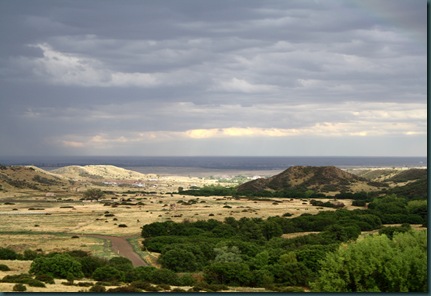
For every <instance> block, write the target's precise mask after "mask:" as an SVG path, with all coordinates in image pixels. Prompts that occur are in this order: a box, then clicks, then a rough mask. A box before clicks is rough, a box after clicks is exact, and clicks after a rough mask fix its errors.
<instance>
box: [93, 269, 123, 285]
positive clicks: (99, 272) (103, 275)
mask: <svg viewBox="0 0 431 296" xmlns="http://www.w3.org/2000/svg"><path fill="white" fill-rule="evenodd" d="M92 277H93V279H95V280H96V281H119V282H122V281H124V279H125V275H124V272H123V271H120V270H118V269H116V268H115V267H112V266H102V267H99V268H97V269H96V270H95V271H94V272H93V276H92Z"/></svg>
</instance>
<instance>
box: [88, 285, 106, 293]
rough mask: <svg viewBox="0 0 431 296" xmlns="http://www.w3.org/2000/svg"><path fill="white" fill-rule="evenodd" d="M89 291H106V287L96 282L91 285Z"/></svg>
mask: <svg viewBox="0 0 431 296" xmlns="http://www.w3.org/2000/svg"><path fill="white" fill-rule="evenodd" d="M88 291H89V292H94V293H103V292H106V288H105V287H104V286H102V285H99V284H96V285H95V286H93V287H91V288H90V289H89V290H88Z"/></svg>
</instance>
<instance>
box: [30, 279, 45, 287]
mask: <svg viewBox="0 0 431 296" xmlns="http://www.w3.org/2000/svg"><path fill="white" fill-rule="evenodd" d="M26 284H28V285H29V286H31V287H40V288H46V285H45V284H44V283H43V282H41V281H39V280H36V279H30V280H28V281H27V282H26Z"/></svg>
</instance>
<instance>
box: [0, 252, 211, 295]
mask: <svg viewBox="0 0 431 296" xmlns="http://www.w3.org/2000/svg"><path fill="white" fill-rule="evenodd" d="M22 257H23V255H21V254H17V253H16V252H14V251H13V250H10V249H7V248H2V249H1V250H0V258H2V259H3V258H8V259H12V258H22ZM54 278H59V279H66V280H67V282H65V284H73V282H74V280H77V279H82V278H87V279H93V280H96V281H98V282H97V284H96V286H106V285H108V286H115V285H121V284H123V283H127V284H129V285H132V284H133V285H134V289H135V292H136V291H137V290H136V289H145V290H150V289H154V287H152V286H151V285H149V284H150V283H152V284H159V285H163V284H165V285H177V286H193V285H195V284H196V280H195V279H194V278H193V277H192V276H191V275H190V274H181V275H179V274H177V273H176V272H175V271H173V270H170V269H166V268H160V269H157V268H155V267H152V266H140V267H133V265H132V263H131V262H130V260H129V259H127V258H124V257H114V258H111V259H109V260H108V259H103V258H100V257H95V256H92V255H90V254H88V253H87V252H84V251H80V250H75V251H70V252H63V253H59V252H53V253H48V254H43V253H40V252H39V253H37V255H36V257H35V258H34V259H33V262H32V264H31V267H30V271H29V274H20V275H13V276H5V277H4V278H3V279H2V280H1V281H2V282H10V283H17V284H28V285H30V286H38V287H45V284H44V283H48V284H53V283H54V280H53V279H54ZM137 286H139V287H140V288H138V287H137ZM213 288H214V287H213ZM101 290H103V289H101ZM92 291H93V292H97V291H98V290H97V289H93V290H92ZM99 292H100V291H99Z"/></svg>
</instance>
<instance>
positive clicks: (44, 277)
mask: <svg viewBox="0 0 431 296" xmlns="http://www.w3.org/2000/svg"><path fill="white" fill-rule="evenodd" d="M35 279H37V280H39V281H42V282H44V283H47V284H55V282H54V278H53V277H52V276H50V275H48V274H38V275H36V277H35Z"/></svg>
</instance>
